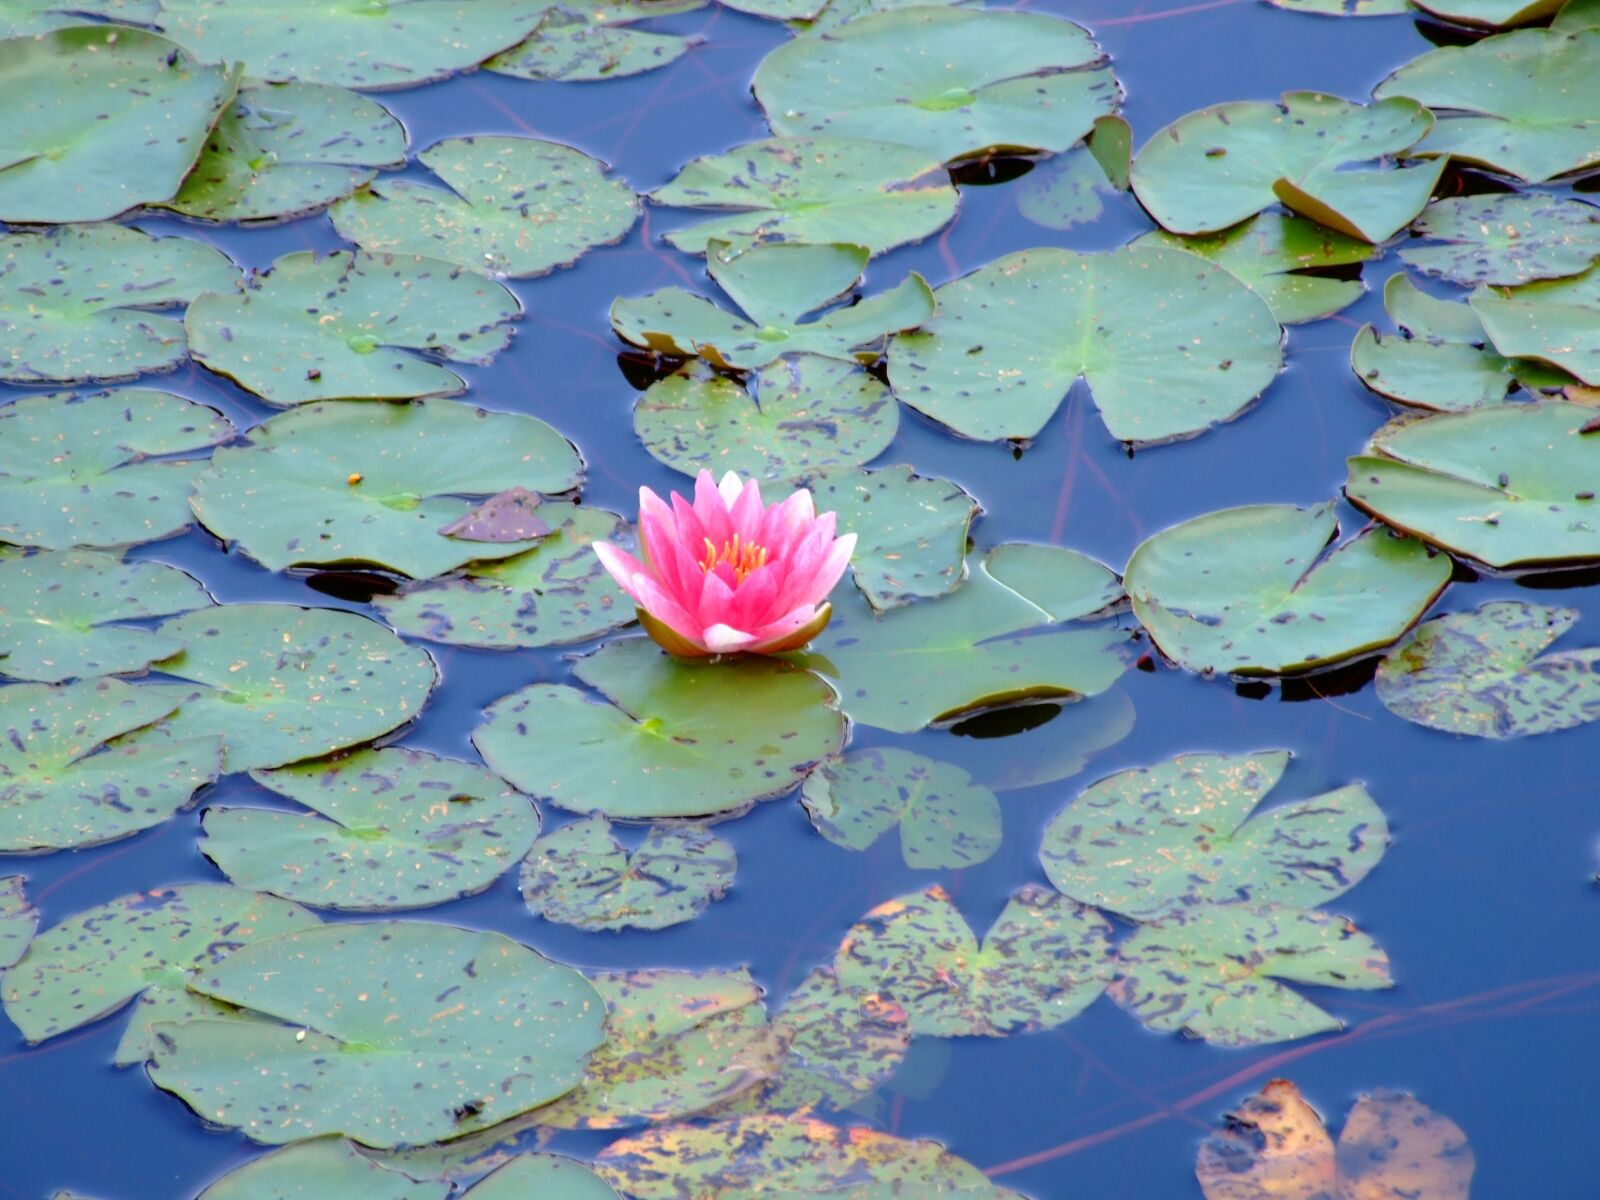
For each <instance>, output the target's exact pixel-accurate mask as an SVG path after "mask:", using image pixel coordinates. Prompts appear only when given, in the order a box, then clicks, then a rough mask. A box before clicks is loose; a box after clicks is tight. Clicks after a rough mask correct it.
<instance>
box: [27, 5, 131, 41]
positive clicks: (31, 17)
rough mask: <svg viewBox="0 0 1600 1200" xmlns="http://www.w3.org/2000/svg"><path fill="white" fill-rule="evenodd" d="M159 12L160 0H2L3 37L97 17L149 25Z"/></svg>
mask: <svg viewBox="0 0 1600 1200" xmlns="http://www.w3.org/2000/svg"><path fill="white" fill-rule="evenodd" d="M160 15H161V3H160V0H0V37H8V38H9V37H18V36H20V35H22V34H25V33H26V34H34V33H49V32H50V31H51V30H54V29H65V28H67V27H68V26H70V25H85V24H88V22H89V21H90V20H92V19H93V18H95V17H103V18H104V19H106V20H108V21H119V22H122V23H123V24H127V25H150V24H153V23H154V22H155V20H156V19H157V18H158V17H159V16H160Z"/></svg>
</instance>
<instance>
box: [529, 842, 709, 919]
mask: <svg viewBox="0 0 1600 1200" xmlns="http://www.w3.org/2000/svg"><path fill="white" fill-rule="evenodd" d="M738 862H739V859H738V856H737V855H736V854H735V853H734V850H733V847H732V846H730V845H729V844H728V843H727V842H725V841H723V840H722V839H721V838H719V837H717V836H716V834H714V833H712V832H711V831H710V830H709V829H707V828H706V827H705V826H703V825H693V824H690V823H688V822H682V823H677V822H674V823H666V822H662V823H658V824H654V825H651V826H650V830H649V832H648V833H646V834H645V837H644V841H643V842H641V843H640V844H639V847H638V849H636V850H634V851H633V853H631V854H630V853H628V851H627V850H625V849H624V848H623V846H622V843H621V842H619V841H617V839H616V838H615V837H614V836H612V833H611V826H610V825H609V824H608V823H607V821H606V819H605V818H604V817H601V816H594V817H588V818H586V819H584V820H582V821H574V822H573V823H572V824H570V825H563V826H562V827H561V828H560V829H557V830H555V831H554V832H552V833H547V834H544V835H543V836H542V837H540V838H539V840H538V841H536V842H534V844H533V849H532V850H530V851H529V852H528V857H527V859H526V860H525V861H524V862H523V864H522V898H523V899H524V900H526V901H527V902H528V907H529V908H530V909H532V910H533V911H534V912H536V913H538V914H539V915H540V916H541V917H543V918H544V919H545V920H547V921H556V922H559V923H560V924H562V925H576V926H577V927H578V928H579V929H613V930H615V929H666V928H667V927H668V926H670V925H679V924H682V923H683V922H684V921H689V920H692V919H694V918H695V917H697V916H699V915H700V914H701V913H702V912H704V911H705V908H706V905H708V904H710V903H711V902H712V901H713V900H719V899H721V898H722V895H723V893H725V892H726V891H727V890H728V887H729V885H731V884H732V883H733V872H734V869H735V868H736V867H737V866H738Z"/></svg>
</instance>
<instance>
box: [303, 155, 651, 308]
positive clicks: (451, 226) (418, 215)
mask: <svg viewBox="0 0 1600 1200" xmlns="http://www.w3.org/2000/svg"><path fill="white" fill-rule="evenodd" d="M417 161H418V162H420V163H422V165H423V166H425V167H427V168H428V169H429V170H430V171H432V172H433V173H434V174H435V175H437V176H438V177H439V178H440V179H441V180H443V181H444V183H445V184H446V185H448V187H449V189H450V190H449V191H446V190H444V189H443V188H436V187H432V186H430V185H428V184H422V183H413V182H411V181H410V180H406V179H389V180H382V181H380V182H378V183H374V184H371V185H370V186H368V187H366V188H363V189H362V190H361V191H359V192H357V193H356V194H355V195H353V196H351V197H350V198H349V199H347V200H341V201H339V203H337V204H335V205H334V206H333V208H332V210H331V211H330V212H329V214H328V215H329V216H330V217H331V218H332V219H333V227H334V228H335V229H337V230H338V231H339V236H340V237H342V238H344V239H345V240H346V241H350V242H354V243H356V245H358V246H360V247H361V248H362V249H363V250H368V251H372V252H374V253H377V252H382V253H388V254H428V255H432V256H433V257H435V258H439V259H443V260H444V261H446V262H453V263H459V264H460V265H461V266H464V267H470V268H471V269H472V270H474V271H484V272H487V273H488V274H490V275H497V276H505V275H509V276H511V277H512V278H515V279H526V278H529V277H530V276H534V275H547V274H549V273H550V272H551V271H553V270H555V269H556V268H557V267H570V266H571V265H572V264H573V263H575V262H577V261H578V259H580V258H581V257H583V255H584V254H585V253H587V252H588V251H589V250H592V249H593V248H594V247H596V246H608V245H611V244H612V243H614V242H619V241H621V240H622V238H623V236H624V235H625V234H626V233H627V232H628V230H630V229H632V228H633V223H634V222H635V221H637V220H638V219H639V200H638V198H637V197H636V196H635V195H634V194H633V189H632V188H630V187H628V185H627V184H625V183H623V182H621V181H620V180H617V179H612V178H609V177H608V176H607V175H606V168H605V164H604V163H602V162H600V161H599V160H598V159H593V158H590V157H589V156H588V155H587V154H584V153H582V152H581V151H578V150H574V149H573V148H572V147H571V146H563V145H561V144H560V143H558V142H543V141H540V140H538V139H537V138H523V137H461V138H446V139H445V140H444V141H442V142H435V143H434V144H433V145H432V146H429V147H428V148H427V149H426V150H424V151H423V152H422V153H421V154H419V155H417Z"/></svg>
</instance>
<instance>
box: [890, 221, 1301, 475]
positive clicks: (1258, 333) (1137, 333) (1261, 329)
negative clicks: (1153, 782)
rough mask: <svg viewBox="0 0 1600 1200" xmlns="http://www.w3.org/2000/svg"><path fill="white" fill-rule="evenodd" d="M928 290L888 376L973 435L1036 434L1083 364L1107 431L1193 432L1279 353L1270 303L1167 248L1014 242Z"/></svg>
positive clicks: (1222, 412)
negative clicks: (1074, 247)
mask: <svg viewBox="0 0 1600 1200" xmlns="http://www.w3.org/2000/svg"><path fill="white" fill-rule="evenodd" d="M934 299H935V301H936V303H937V306H938V307H937V312H936V315H935V316H934V317H933V319H932V320H930V321H927V322H925V323H924V325H923V327H922V329H921V331H920V332H917V333H911V334H902V335H901V336H899V337H897V338H895V339H894V342H893V344H892V345H891V346H890V348H889V381H890V384H891V386H893V388H894V392H895V395H896V396H898V397H899V398H900V399H901V400H902V401H903V402H904V403H906V404H909V405H910V406H911V407H912V408H915V409H917V410H918V411H920V412H923V413H926V414H927V415H928V416H930V417H932V418H933V419H934V420H936V421H939V422H941V423H942V424H945V425H948V426H950V427H951V428H952V429H954V430H955V431H956V432H957V433H959V434H961V435H962V436H963V437H970V438H977V439H979V440H981V441H998V440H1000V439H1001V438H1031V437H1033V436H1034V435H1035V434H1037V433H1038V432H1039V431H1040V430H1041V429H1043V428H1044V426H1045V423H1046V422H1047V421H1049V420H1050V418H1051V416H1052V415H1053V414H1054V413H1055V411H1056V409H1057V408H1059V407H1060V405H1061V401H1062V399H1063V398H1064V397H1065V395H1066V393H1067V391H1068V389H1069V388H1071V387H1072V385H1073V383H1074V382H1075V381H1076V380H1077V379H1078V378H1079V377H1080V376H1082V377H1084V378H1085V379H1086V380H1087V381H1088V384H1089V388H1090V391H1091V392H1092V394H1093V396H1094V402H1095V405H1096V407H1097V408H1098V409H1099V410H1100V415H1101V417H1102V418H1103V419H1104V421H1105V423H1106V428H1107V429H1108V430H1110V432H1111V435H1112V436H1113V437H1115V438H1117V439H1119V440H1121V441H1126V442H1134V443H1141V444H1142V443H1155V442H1164V441H1171V440H1174V439H1177V438H1185V437H1193V436H1195V435H1197V434H1200V433H1204V432H1205V431H1206V430H1207V429H1210V428H1211V427H1212V426H1213V425H1216V424H1219V423H1220V422H1223V421H1227V420H1231V419H1232V418H1234V417H1236V416H1238V415H1239V414H1240V413H1241V412H1243V411H1244V409H1245V408H1246V407H1248V406H1249V405H1250V403H1251V402H1252V401H1254V400H1255V399H1256V397H1257V396H1259V395H1260V394H1261V393H1262V392H1263V391H1265V390H1266V388H1267V385H1268V384H1270V383H1271V382H1272V381H1273V379H1274V378H1276V377H1277V374H1278V370H1279V368H1280V367H1281V366H1282V365H1283V350H1282V338H1283V331H1282V329H1280V328H1279V326H1278V322H1277V321H1276V320H1275V319H1274V318H1273V315H1272V310H1271V309H1270V308H1269V307H1268V305H1267V302H1266V301H1265V300H1263V299H1262V298H1261V297H1260V296H1258V295H1257V294H1256V293H1255V292H1253V291H1251V290H1250V288H1249V287H1247V286H1246V285H1245V284H1243V283H1240V282H1239V281H1238V280H1237V279H1235V278H1234V277H1233V276H1232V275H1230V274H1229V273H1228V272H1227V271H1225V270H1223V269H1222V268H1221V267H1215V266H1210V265H1198V266H1197V264H1196V263H1195V260H1194V256H1193V255H1190V254H1185V253H1182V252H1180V251H1177V250H1171V249H1167V248H1165V247H1159V246H1139V247H1126V248H1124V249H1121V250H1117V251H1114V252H1112V253H1109V254H1079V253H1076V252H1074V251H1071V250H1061V249H1054V248H1051V249H1042V250H1023V251H1020V252H1018V253H1016V254H1008V255H1006V256H1005V257H1003V258H1000V259H998V260H996V261H995V262H992V263H990V264H988V265H987V266H985V267H981V268H979V269H978V270H976V271H973V272H972V273H971V274H969V275H964V276H962V277H961V278H960V279H956V280H954V281H952V282H950V283H947V284H945V285H944V286H942V287H940V288H938V289H936V290H935V292H934Z"/></svg>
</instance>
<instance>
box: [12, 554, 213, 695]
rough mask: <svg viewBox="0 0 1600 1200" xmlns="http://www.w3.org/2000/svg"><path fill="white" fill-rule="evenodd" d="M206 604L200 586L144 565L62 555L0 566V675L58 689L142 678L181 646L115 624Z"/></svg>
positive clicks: (174, 571) (162, 566)
mask: <svg viewBox="0 0 1600 1200" xmlns="http://www.w3.org/2000/svg"><path fill="white" fill-rule="evenodd" d="M211 602H212V601H211V596H210V595H209V593H207V592H206V590H205V588H204V587H202V586H201V585H200V583H199V581H198V580H196V579H194V578H193V577H191V576H189V575H187V574H185V573H184V572H182V571H180V570H178V568H177V567H170V566H168V565H167V564H166V563H163V562H156V561H154V560H149V559H147V560H144V561H140V562H123V561H122V560H121V559H119V558H117V557H116V556H115V555H113V554H97V553H94V552H92V551H83V550H67V551H60V552H53V553H52V552H46V553H43V554H30V555H28V556H26V557H23V558H10V559H5V560H0V675H6V676H9V677H10V678H12V679H33V680H39V681H41V682H44V683H60V682H62V681H63V680H67V679H85V678H89V677H92V676H95V675H122V674H127V673H131V672H135V671H143V670H144V669H145V668H147V667H148V666H149V665H150V664H151V663H153V662H155V661H156V660H157V659H161V658H170V657H171V656H172V655H174V654H176V653H177V652H178V651H179V650H181V649H183V647H182V646H181V645H179V644H178V643H177V642H174V641H172V640H171V639H169V638H166V637H163V636H162V635H161V634H158V633H155V632H153V631H152V630H149V629H141V628H139V627H137V626H131V625H119V624H116V623H115V622H118V621H135V620H140V619H142V618H146V617H164V616H168V615H169V614H172V613H180V612H188V611H189V610H191V609H196V608H205V607H206V606H207V605H209V604H211Z"/></svg>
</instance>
